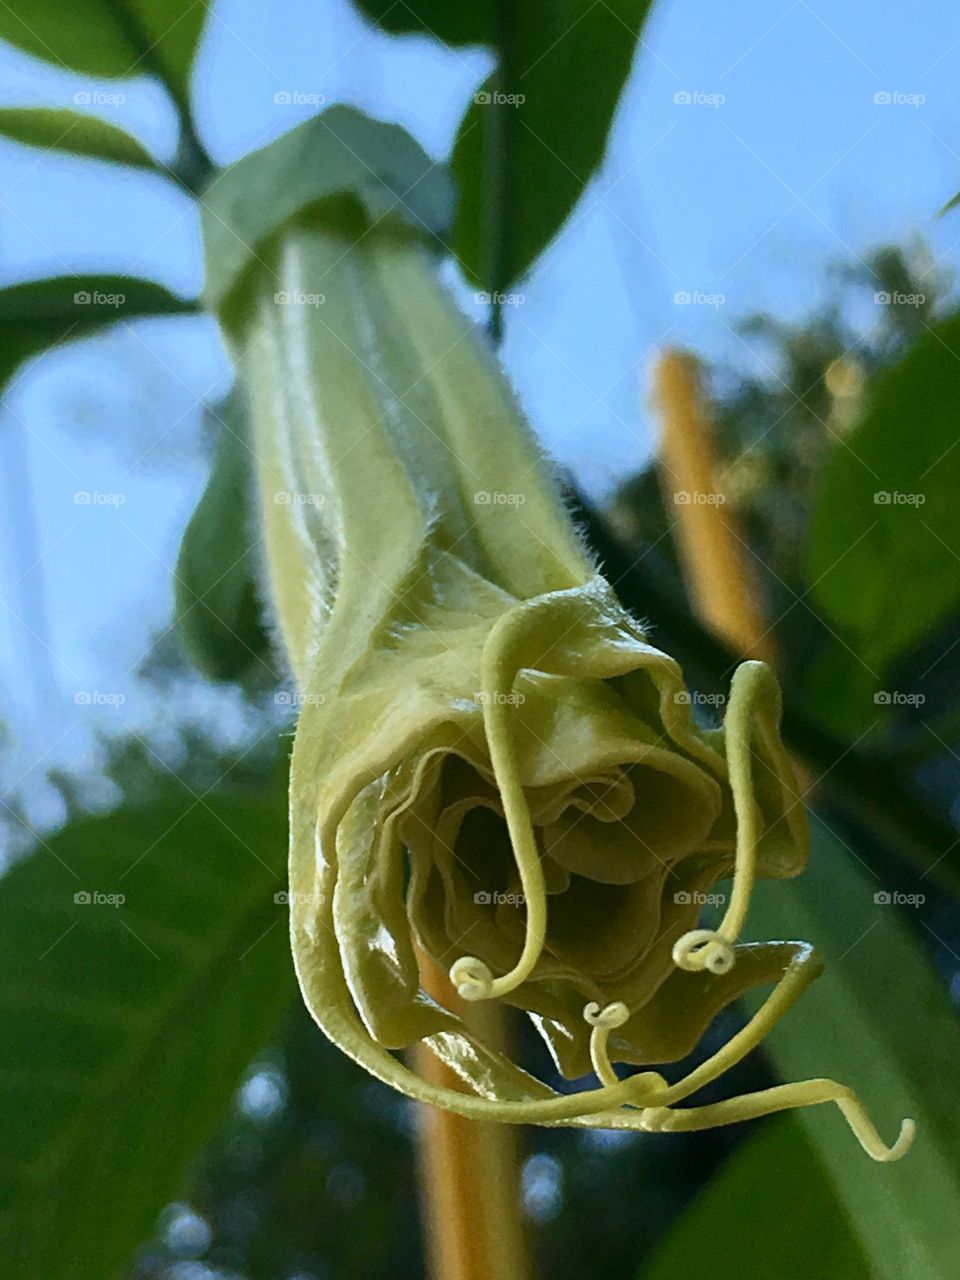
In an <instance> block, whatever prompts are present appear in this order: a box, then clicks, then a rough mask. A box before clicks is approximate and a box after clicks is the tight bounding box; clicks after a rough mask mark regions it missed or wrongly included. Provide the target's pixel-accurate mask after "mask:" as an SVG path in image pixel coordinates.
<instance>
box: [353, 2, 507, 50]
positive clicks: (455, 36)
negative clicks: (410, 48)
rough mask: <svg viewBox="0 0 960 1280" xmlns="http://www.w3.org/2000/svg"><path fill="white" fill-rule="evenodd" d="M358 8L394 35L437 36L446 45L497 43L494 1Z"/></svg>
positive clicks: (359, 4)
mask: <svg viewBox="0 0 960 1280" xmlns="http://www.w3.org/2000/svg"><path fill="white" fill-rule="evenodd" d="M357 8H358V9H360V11H361V12H362V13H364V14H365V15H366V16H367V17H368V18H370V19H371V20H372V21H373V22H376V23H377V25H378V26H381V27H383V29H384V31H390V32H392V33H393V34H394V35H408V34H416V35H424V36H435V37H436V38H437V39H438V40H443V41H444V43H446V44H494V43H495V39H496V4H495V3H493V0H462V2H461V3H460V4H450V3H449V0H412V3H409V4H408V3H406V0H404V3H399V4H398V3H397V0H357Z"/></svg>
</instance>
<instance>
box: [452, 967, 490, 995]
mask: <svg viewBox="0 0 960 1280" xmlns="http://www.w3.org/2000/svg"><path fill="white" fill-rule="evenodd" d="M450 981H451V982H452V983H453V985H454V986H455V987H456V989H457V994H458V995H459V996H460V999H461V1000H471V1001H474V1000H489V998H490V996H491V994H492V992H493V974H492V973H491V972H490V969H489V967H488V966H487V965H486V964H484V962H483V961H482V960H481V959H480V958H479V957H478V956H461V957H460V959H459V960H457V961H456V962H455V963H454V964H453V965H451V967H450Z"/></svg>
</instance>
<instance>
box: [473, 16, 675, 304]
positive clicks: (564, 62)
mask: <svg viewBox="0 0 960 1280" xmlns="http://www.w3.org/2000/svg"><path fill="white" fill-rule="evenodd" d="M492 7H493V6H492V5H491V8H492ZM649 10H650V0H610V2H609V3H607V2H606V0H605V2H604V3H600V4H597V3H595V2H594V0H559V2H558V0H549V2H548V0H539V2H538V3H529V4H524V5H514V6H512V8H511V10H510V17H509V20H508V22H506V23H505V24H504V25H503V27H502V29H501V34H500V39H499V41H498V42H497V43H498V47H499V54H500V69H499V71H498V72H497V73H495V74H494V75H493V76H492V77H491V79H490V80H489V81H488V82H487V83H486V84H484V86H483V88H482V90H481V92H480V93H479V94H477V95H476V100H475V101H474V103H473V104H472V105H471V107H470V109H469V111H468V112H467V114H466V116H465V118H464V120H463V123H462V124H461V127H460V131H459V134H458V136H457V141H456V145H455V148H454V153H453V161H452V168H453V173H454V177H455V178H456V179H457V182H458V183H459V186H460V206H459V213H458V217H457V223H456V228H455V232H454V248H455V250H456V253H457V256H458V258H459V259H460V262H461V264H462V266H463V268H464V270H465V272H466V274H467V275H468V277H469V278H470V279H471V280H473V281H475V282H476V283H478V284H481V285H483V287H484V288H486V289H488V290H492V291H502V290H504V289H506V288H508V287H509V286H510V285H511V284H513V283H514V282H515V281H517V280H518V279H519V278H520V277H521V276H522V275H523V274H524V272H525V271H527V269H528V268H529V267H530V265H531V264H532V263H533V261H534V260H535V259H536V258H537V257H538V255H539V254H540V253H542V252H543V250H544V249H545V248H546V246H547V245H548V244H549V243H550V241H551V240H552V239H553V238H554V236H555V235H556V234H557V232H558V231H559V230H560V228H561V227H562V225H563V223H564V222H565V221H566V219H567V217H568V216H569V214H570V212H571V210H572V209H573V207H574V205H575V204H576V203H577V201H578V200H579V199H580V197H581V195H582V194H583V191H584V188H585V187H586V186H587V183H588V182H589V181H590V179H591V178H592V177H593V175H594V173H595V172H596V170H597V168H598V167H599V165H600V163H601V161H602V159H603V155H604V151H605V149H606V144H607V134H608V133H609V131H610V125H611V122H612V120H613V115H614V112H615V110H616V106H617V103H618V101H619V99H620V94H621V91H622V89H623V86H624V84H625V82H626V79H627V76H628V74H629V71H630V65H631V63H632V61H633V54H634V48H635V46H636V43H637V40H638V39H639V36H640V31H641V28H642V26H643V23H644V21H645V20H646V17H647V13H648V12H649ZM496 94H503V95H506V99H507V101H506V102H503V103H502V104H501V105H498V104H497V100H496V97H495V95H496ZM511 99H516V101H515V102H513V101H511ZM498 205H499V206H500V213H499V215H498V211H497V206H498Z"/></svg>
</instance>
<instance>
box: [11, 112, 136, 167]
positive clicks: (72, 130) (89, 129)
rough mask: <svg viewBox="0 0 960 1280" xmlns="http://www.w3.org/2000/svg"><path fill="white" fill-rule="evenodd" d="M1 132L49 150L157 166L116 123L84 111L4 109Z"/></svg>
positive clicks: (30, 144)
mask: <svg viewBox="0 0 960 1280" xmlns="http://www.w3.org/2000/svg"><path fill="white" fill-rule="evenodd" d="M0 134H3V135H4V137H7V138H12V139H13V141H14V142H23V143H25V144H26V145H27V146H28V147H43V148H45V149H46V150H48V151H69V152H71V153H72V154H73V155H78V156H94V157H96V158H97V159H98V160H111V161H113V162H114V163H115V164H130V165H136V166H137V167H138V168H141V169H156V167H157V166H156V165H155V163H154V161H153V159H152V157H151V155H150V153H149V152H148V151H147V150H146V149H145V148H144V147H143V146H141V144H140V143H139V142H138V141H137V139H136V138H134V137H131V135H130V134H129V133H127V132H125V130H123V129H119V128H117V126H116V125H115V124H108V123H107V122H106V121H105V120H100V119H99V118H98V117H97V116H91V115H85V114H83V113H82V112H80V111H63V110H59V109H53V108H49V107H2V108H0Z"/></svg>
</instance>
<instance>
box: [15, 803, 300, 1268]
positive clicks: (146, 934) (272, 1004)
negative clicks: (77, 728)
mask: <svg viewBox="0 0 960 1280" xmlns="http://www.w3.org/2000/svg"><path fill="white" fill-rule="evenodd" d="M285 816H286V805H285V802H284V797H283V795H282V794H281V792H280V790H279V788H276V789H274V788H270V789H269V790H267V791H265V792H264V793H263V794H260V795H256V794H255V795H249V796H248V797H246V798H245V799H244V800H243V801H239V800H233V799H230V800H228V799H226V798H224V797H216V796H214V795H209V796H206V797H203V798H198V797H194V795H193V793H192V792H189V791H187V790H185V789H180V788H173V787H172V786H170V785H165V784H163V783H162V782H161V783H159V784H158V786H157V792H156V798H155V800H154V802H153V803H152V804H151V805H150V806H149V808H142V809H139V810H138V809H132V808H131V809H125V810H120V811H118V812H116V813H113V814H111V815H110V816H108V817H101V818H86V819H82V820H76V821H74V822H72V823H71V824H70V825H69V826H68V827H66V828H65V829H64V830H63V831H61V832H60V833H59V834H58V835H56V836H53V837H52V838H50V839H49V840H47V841H43V842H41V847H40V848H39V849H38V850H37V852H36V853H34V854H33V855H32V856H30V857H29V858H28V859H27V860H26V861H24V862H23V863H21V864H19V865H17V866H15V867H14V868H13V870H12V871H11V872H10V873H9V874H8V875H7V876H5V877H4V878H3V879H2V880H0V1009H2V1017H3V1023H4V1035H3V1037H2V1040H0V1127H2V1130H3V1134H4V1145H3V1153H2V1156H0V1250H2V1255H3V1258H4V1270H5V1271H6V1272H7V1274H8V1275H10V1276H17V1277H18V1280H76V1277H78V1276H91V1277H92V1276H112V1275H115V1274H117V1269H118V1267H120V1266H121V1264H122V1263H123V1262H124V1261H125V1260H126V1258H127V1257H128V1256H129V1255H130V1253H131V1252H132V1250H134V1249H135V1248H136V1247H137V1245H138V1244H140V1243H141V1242H142V1241H143V1240H145V1239H146V1238H148V1237H149V1235H150V1234H151V1232H152V1230H153V1226H154V1223H155V1220H156V1215H157V1212H158V1211H159V1210H160V1209H161V1208H162V1207H163V1205H164V1204H165V1203H166V1202H167V1201H168V1200H169V1199H170V1198H171V1197H173V1196H175V1195H176V1194H177V1193H178V1191H179V1190H180V1188H181V1185H182V1179H183V1177H184V1173H185V1170H186V1167H187V1165H188V1162H189V1160H190V1158H191V1156H192V1155H193V1154H194V1152H196V1151H197V1149H198V1148H199V1147H200V1145H201V1144H202V1143H203V1142H204V1141H205V1140H206V1139H207V1138H208V1137H209V1136H210V1135H211V1133H212V1132H213V1131H214V1129H215V1127H216V1125H217V1124H218V1122H219V1121H220V1120H221V1118H222V1116H223V1114H224V1112H225V1110H226V1109H227V1107H228V1105H229V1103H230V1101H231V1097H232V1094H233V1091H234V1089H235V1087H236V1085H237V1083H238V1080H239V1078H240V1076H241V1074H242V1072H243V1071H244V1069H245V1067H246V1066H247V1065H248V1064H249V1062H250V1060H251V1058H252V1057H253V1055H254V1054H255V1053H256V1052H257V1050H258V1049H259V1048H260V1047H261V1046H262V1045H263V1043H264V1042H265V1041H266V1040H267V1039H268V1038H269V1036H270V1035H271V1034H272V1033H273V1032H274V1031H275V1029H276V1027H277V1024H278V1021H279V1018H280V1016H281V1014H282V1013H283V1011H284V1010H285V1009H286V1008H287V1007H288V1006H289V1001H290V998H291V997H292V995H293V992H294V983H293V977H292V968H291V964H290V955H289V945H288V942H287V926H286V908H285V906H283V905H278V904H277V903H276V902H275V900H274V895H275V894H276V893H277V892H278V891H280V890H281V889H282V887H283V883H284V881H283V862H284V851H285V845H286V836H285ZM78 894H80V895H87V897H88V898H92V899H93V900H92V901H90V900H88V901H82V900H78V898H77V896H76V895H78ZM117 894H123V895H124V896H125V900H124V901H123V902H122V903H121V904H120V905H110V904H109V901H108V900H102V899H103V898H106V899H109V896H110V895H117ZM95 895H101V899H98V898H97V897H96V896H95Z"/></svg>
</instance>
